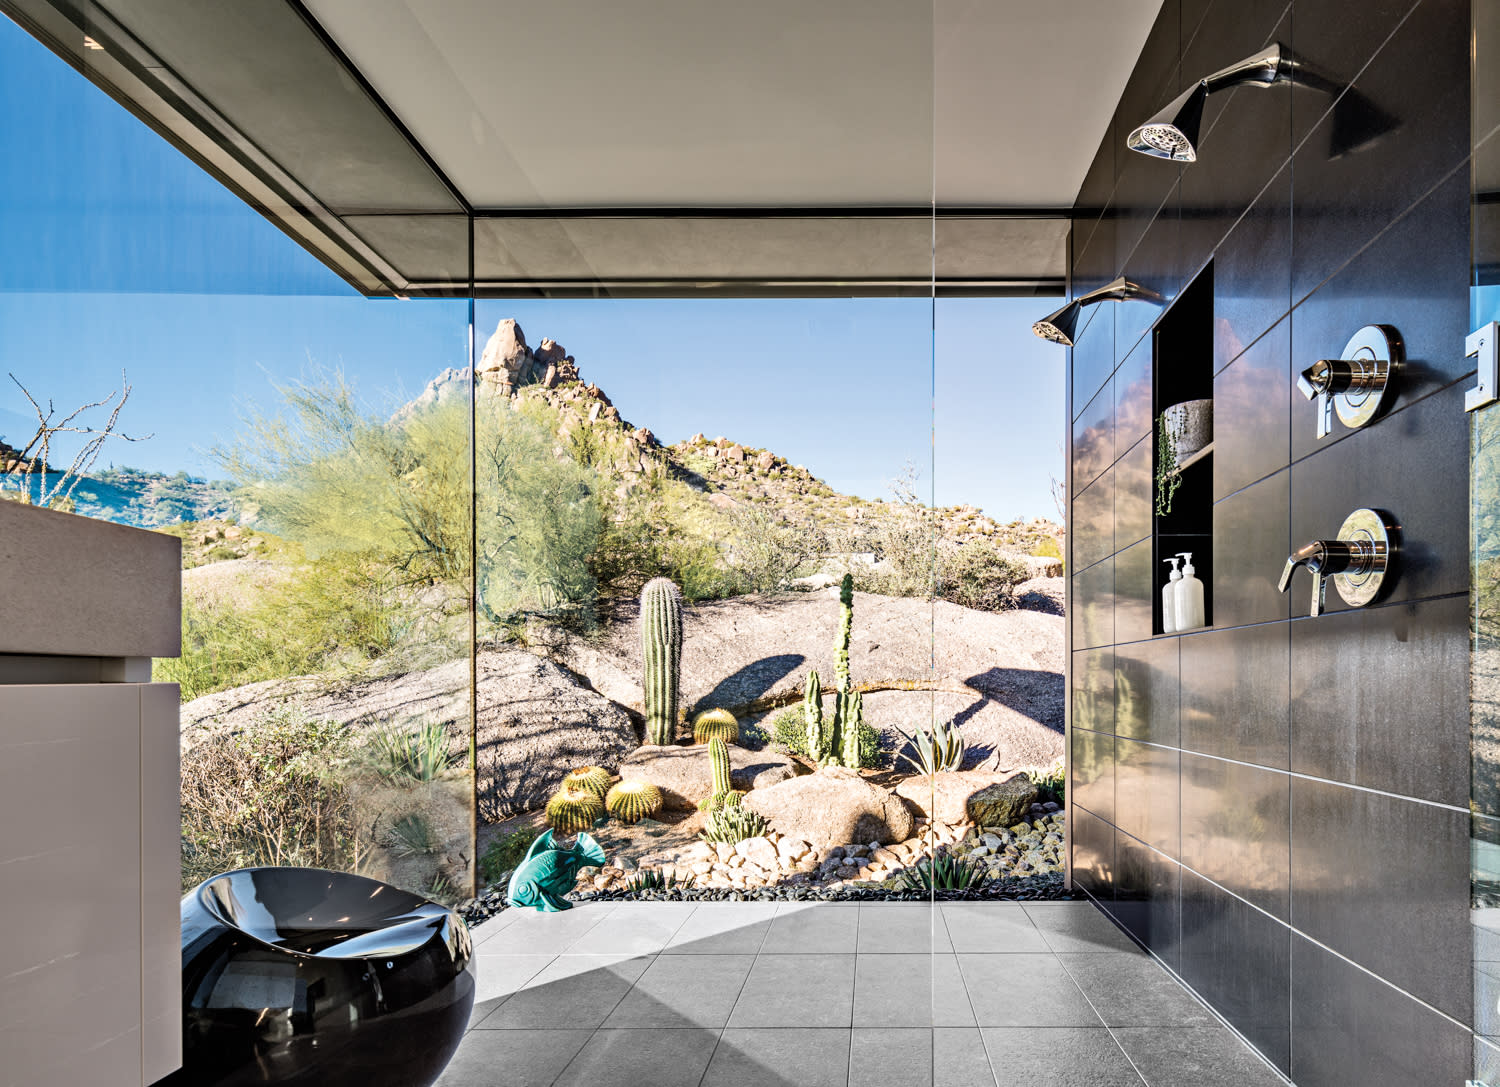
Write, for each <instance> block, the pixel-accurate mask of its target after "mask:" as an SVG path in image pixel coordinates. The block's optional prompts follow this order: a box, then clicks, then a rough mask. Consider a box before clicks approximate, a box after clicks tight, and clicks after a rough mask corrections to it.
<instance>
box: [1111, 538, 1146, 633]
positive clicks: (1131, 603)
mask: <svg viewBox="0 0 1500 1087" xmlns="http://www.w3.org/2000/svg"><path fill="white" fill-rule="evenodd" d="M1154 584H1155V579H1154V578H1153V577H1152V570H1151V541H1150V540H1142V541H1141V542H1140V543H1138V544H1132V545H1131V546H1129V547H1127V548H1126V549H1125V550H1124V551H1121V552H1120V553H1119V554H1118V555H1116V556H1115V641H1117V642H1133V641H1138V640H1139V639H1141V638H1149V637H1151V603H1152V600H1151V597H1152V593H1153V592H1154V591H1155V589H1154V588H1153V586H1154Z"/></svg>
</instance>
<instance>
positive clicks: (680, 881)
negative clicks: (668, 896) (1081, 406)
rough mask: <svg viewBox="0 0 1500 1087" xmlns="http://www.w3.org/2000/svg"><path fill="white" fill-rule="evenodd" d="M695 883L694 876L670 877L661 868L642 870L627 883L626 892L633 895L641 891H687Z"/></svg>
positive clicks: (673, 875) (674, 874)
mask: <svg viewBox="0 0 1500 1087" xmlns="http://www.w3.org/2000/svg"><path fill="white" fill-rule="evenodd" d="M693 882H694V880H693V877H692V876H678V875H677V873H676V872H673V873H672V874H670V875H668V874H666V873H664V872H663V871H662V870H661V869H660V868H642V869H641V870H640V871H638V872H637V873H636V874H635V875H633V876H631V877H630V878H629V879H628V880H626V881H625V890H627V891H629V892H630V893H631V894H638V893H640V892H641V891H670V890H672V889H673V888H680V889H681V890H684V891H686V890H687V889H688V888H690V887H692V885H693Z"/></svg>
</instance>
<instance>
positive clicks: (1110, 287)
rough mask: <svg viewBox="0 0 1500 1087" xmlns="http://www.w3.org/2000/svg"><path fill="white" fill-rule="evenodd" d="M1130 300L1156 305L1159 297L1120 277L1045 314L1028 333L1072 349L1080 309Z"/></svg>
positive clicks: (1147, 289) (1149, 290) (1081, 310)
mask: <svg viewBox="0 0 1500 1087" xmlns="http://www.w3.org/2000/svg"><path fill="white" fill-rule="evenodd" d="M1131 299H1140V300H1142V301H1145V302H1160V301H1161V295H1159V294H1157V293H1156V292H1155V291H1153V290H1151V289H1150V288H1148V287H1142V286H1141V285H1140V284H1139V283H1132V282H1131V281H1130V280H1128V279H1126V278H1125V277H1124V276H1121V277H1120V278H1119V279H1117V280H1115V281H1114V282H1113V283H1106V284H1105V285H1104V286H1102V287H1100V288H1098V289H1097V290H1092V291H1089V293H1088V294H1081V295H1079V296H1078V297H1077V298H1075V299H1073V301H1071V302H1069V303H1068V304H1067V305H1066V306H1064V307H1063V308H1062V309H1060V310H1058V311H1057V312H1055V313H1049V314H1048V315H1047V316H1045V317H1043V318H1042V319H1041V320H1040V321H1038V322H1036V324H1034V325H1032V326H1031V331H1032V332H1034V333H1036V334H1037V335H1038V336H1040V337H1041V338H1042V339H1044V340H1051V341H1052V342H1053V343H1060V344H1062V345H1063V346H1064V347H1072V346H1073V337H1074V336H1075V335H1076V334H1077V332H1078V319H1079V318H1080V317H1081V316H1082V315H1083V307H1084V306H1092V305H1093V304H1094V303H1096V302H1126V301H1129V300H1131Z"/></svg>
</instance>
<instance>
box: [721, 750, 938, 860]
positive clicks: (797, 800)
mask: <svg viewBox="0 0 1500 1087" xmlns="http://www.w3.org/2000/svg"><path fill="white" fill-rule="evenodd" d="M745 807H747V808H749V809H751V810H752V811H755V812H758V813H759V814H760V815H762V816H763V817H764V818H765V819H766V821H767V822H769V823H770V824H771V827H772V828H773V829H774V830H776V831H778V832H780V833H781V834H783V835H786V836H788V837H795V838H801V839H802V840H803V841H806V842H808V843H810V844H811V845H812V846H813V848H815V849H829V848H830V847H832V846H835V845H842V844H844V843H845V842H899V841H902V840H903V839H905V838H908V837H910V836H911V832H912V827H913V820H912V816H911V812H910V811H908V810H907V807H906V805H905V804H903V803H902V802H901V800H900V799H899V798H898V797H897V796H896V795H895V794H893V793H890V792H888V791H886V790H885V789H882V788H880V787H879V786H876V785H872V784H870V782H868V781H866V780H865V779H864V778H862V777H860V776H859V774H857V773H856V772H855V771H853V770H849V769H847V768H845V767H842V766H826V767H824V768H823V769H821V770H819V771H818V772H817V773H816V774H809V775H806V776H803V777H794V778H789V779H788V780H786V781H782V782H779V783H778V784H775V785H770V786H766V787H764V788H757V789H756V790H755V791H754V792H752V793H751V794H750V795H749V796H747V797H745Z"/></svg>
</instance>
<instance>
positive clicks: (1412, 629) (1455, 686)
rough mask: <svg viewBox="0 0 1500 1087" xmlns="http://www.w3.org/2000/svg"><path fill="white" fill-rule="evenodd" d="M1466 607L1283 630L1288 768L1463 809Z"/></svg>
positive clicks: (1393, 610)
mask: <svg viewBox="0 0 1500 1087" xmlns="http://www.w3.org/2000/svg"><path fill="white" fill-rule="evenodd" d="M1468 618H1469V601H1468V598H1467V597H1462V596H1455V597H1447V598H1445V599H1442V600H1429V601H1424V602H1422V603H1419V604H1395V605H1391V606H1389V607H1377V608H1361V609H1359V610H1357V611H1348V612H1343V613H1340V614H1335V615H1325V616H1322V617H1321V618H1318V619H1306V618H1304V619H1299V620H1297V621H1296V622H1294V623H1293V624H1292V638H1291V658H1292V686H1291V724H1292V769H1293V770H1295V771H1297V772H1298V773H1302V774H1309V775H1311V776H1313V777H1321V778H1330V779H1333V780H1335V781H1348V782H1353V783H1354V784H1356V785H1364V786H1366V787H1368V788H1371V789H1380V790H1382V791H1385V792H1391V793H1400V794H1401V795H1403V796H1414V797H1419V798H1421V799H1424V800H1433V801H1437V802H1439V803H1444V804H1452V805H1454V806H1459V807H1461V806H1463V805H1466V804H1467V803H1468V801H1469V700H1468V693H1469V686H1468V684H1469V632H1468Z"/></svg>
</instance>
